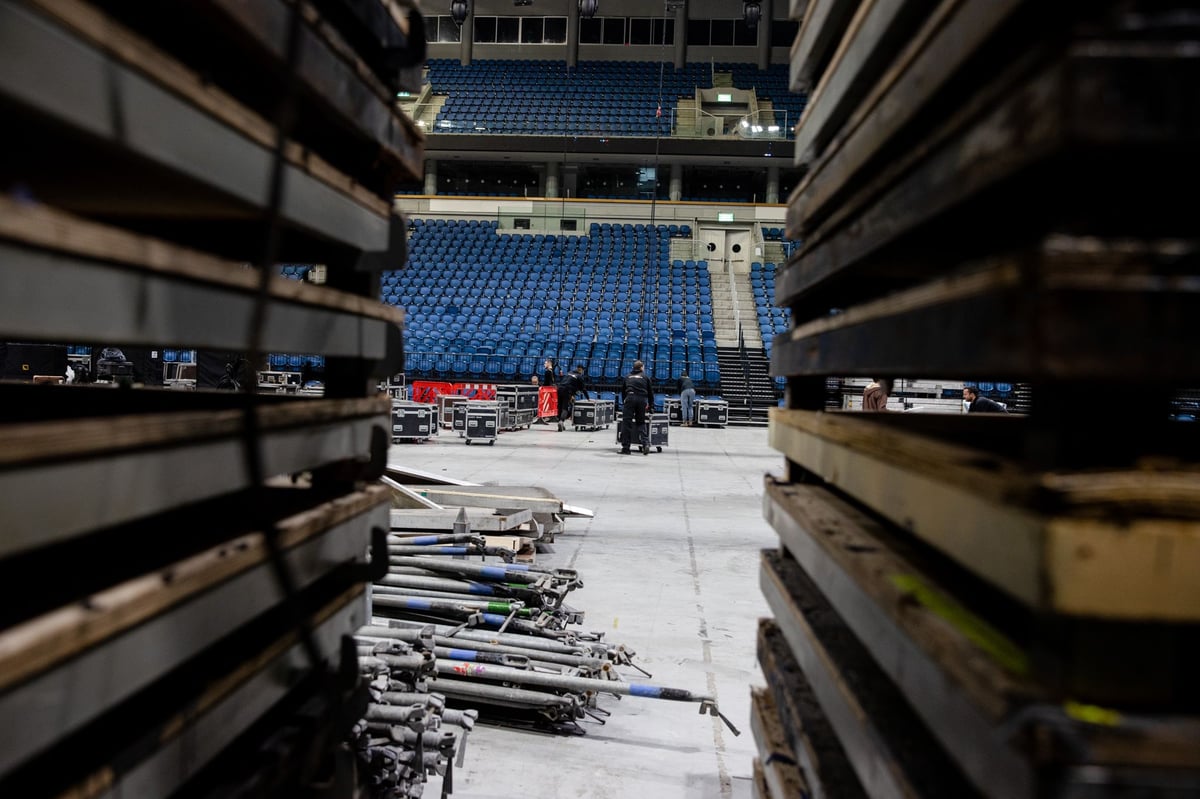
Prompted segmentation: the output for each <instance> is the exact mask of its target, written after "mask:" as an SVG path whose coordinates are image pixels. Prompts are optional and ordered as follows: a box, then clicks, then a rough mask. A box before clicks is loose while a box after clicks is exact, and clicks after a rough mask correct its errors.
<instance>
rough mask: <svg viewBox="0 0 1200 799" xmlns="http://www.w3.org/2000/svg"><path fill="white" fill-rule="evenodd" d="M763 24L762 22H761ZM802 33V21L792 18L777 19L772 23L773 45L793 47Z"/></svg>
mask: <svg viewBox="0 0 1200 799" xmlns="http://www.w3.org/2000/svg"><path fill="white" fill-rule="evenodd" d="M760 24H761V23H760ZM798 33H800V23H799V22H796V21H795V20H790V19H777V20H775V21H773V22H772V23H771V46H772V47H791V46H792V42H794V41H796V35H797V34H798Z"/></svg>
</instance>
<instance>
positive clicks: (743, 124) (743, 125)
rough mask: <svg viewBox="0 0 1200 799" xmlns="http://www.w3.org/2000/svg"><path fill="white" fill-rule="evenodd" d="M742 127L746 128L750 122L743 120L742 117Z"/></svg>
mask: <svg viewBox="0 0 1200 799" xmlns="http://www.w3.org/2000/svg"><path fill="white" fill-rule="evenodd" d="M742 127H743V128H748V127H750V123H749V122H747V121H746V120H744V119H743V120H742Z"/></svg>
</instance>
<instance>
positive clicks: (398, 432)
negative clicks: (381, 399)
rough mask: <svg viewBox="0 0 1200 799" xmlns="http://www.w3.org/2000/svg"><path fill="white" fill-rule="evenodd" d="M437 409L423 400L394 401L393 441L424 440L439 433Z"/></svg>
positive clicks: (396, 442)
mask: <svg viewBox="0 0 1200 799" xmlns="http://www.w3.org/2000/svg"><path fill="white" fill-rule="evenodd" d="M436 413H437V411H436V409H435V408H434V406H432V405H427V404H425V403H423V402H408V401H407V400H393V401H392V443H393V444H398V443H400V442H401V441H424V440H425V439H428V438H429V437H430V436H435V435H437V422H436V420H435V418H434V417H435V414H436Z"/></svg>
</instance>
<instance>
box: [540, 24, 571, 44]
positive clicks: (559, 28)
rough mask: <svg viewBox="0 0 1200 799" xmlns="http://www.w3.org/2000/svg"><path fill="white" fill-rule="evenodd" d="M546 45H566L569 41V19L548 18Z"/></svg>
mask: <svg viewBox="0 0 1200 799" xmlns="http://www.w3.org/2000/svg"><path fill="white" fill-rule="evenodd" d="M543 41H544V42H545V43H546V44H564V43H565V42H566V41H567V18H566V17H546V35H545V37H544V38H543Z"/></svg>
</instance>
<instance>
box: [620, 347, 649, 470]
mask: <svg viewBox="0 0 1200 799" xmlns="http://www.w3.org/2000/svg"><path fill="white" fill-rule="evenodd" d="M644 368H645V367H644V364H643V363H642V362H641V361H634V362H633V371H632V372H630V373H629V374H627V375H625V377H624V379H622V380H621V454H622V455H628V454H629V445H630V444H631V443H632V442H633V428H634V426H635V425H636V426H637V438H638V447H639V448H640V449H641V450H642V454H643V455H649V454H650V441H649V438H648V437H647V435H646V432H647V431H646V410H647V408H648V407H649V406H650V401H651V398H652V397H653V396H654V388H653V387H652V386H651V385H650V378H648V377H646V373H645V371H644Z"/></svg>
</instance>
